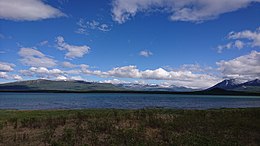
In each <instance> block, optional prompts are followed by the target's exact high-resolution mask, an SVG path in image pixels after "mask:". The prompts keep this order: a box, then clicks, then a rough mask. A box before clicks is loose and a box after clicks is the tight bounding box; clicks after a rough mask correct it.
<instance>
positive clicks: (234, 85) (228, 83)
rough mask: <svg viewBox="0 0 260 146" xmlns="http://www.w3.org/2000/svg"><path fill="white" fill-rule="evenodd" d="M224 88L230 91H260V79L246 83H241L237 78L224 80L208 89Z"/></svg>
mask: <svg viewBox="0 0 260 146" xmlns="http://www.w3.org/2000/svg"><path fill="white" fill-rule="evenodd" d="M216 88H219V89H223V90H229V91H243V92H254V93H260V80H259V79H255V80H251V81H248V82H244V83H239V82H238V81H236V80H235V79H228V80H223V81H222V82H220V83H218V84H216V85H214V86H212V87H210V88H208V89H207V90H213V89H216Z"/></svg>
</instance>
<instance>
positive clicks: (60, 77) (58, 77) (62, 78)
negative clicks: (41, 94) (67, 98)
mask: <svg viewBox="0 0 260 146" xmlns="http://www.w3.org/2000/svg"><path fill="white" fill-rule="evenodd" d="M56 80H60V81H66V80H68V78H67V77H65V76H62V75H60V76H57V77H56Z"/></svg>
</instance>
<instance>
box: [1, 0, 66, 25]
mask: <svg viewBox="0 0 260 146" xmlns="http://www.w3.org/2000/svg"><path fill="white" fill-rule="evenodd" d="M62 16H66V15H65V14H64V13H62V12H61V11H60V10H59V9H56V8H54V7H52V6H50V5H48V4H46V3H45V2H44V1H42V0H0V18H1V19H7V20H15V21H36V20H42V19H47V18H56V17H62Z"/></svg>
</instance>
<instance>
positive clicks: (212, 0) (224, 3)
mask: <svg viewBox="0 0 260 146" xmlns="http://www.w3.org/2000/svg"><path fill="white" fill-rule="evenodd" d="M252 2H260V1H259V0H196V1H195V0H184V1H183V0H130V1H126V0H113V2H112V6H113V8H112V16H113V19H114V20H115V21H116V22H118V23H124V22H125V21H127V20H129V19H130V18H131V17H134V16H135V15H136V14H137V13H138V12H151V11H158V10H161V12H165V13H169V14H170V19H171V20H172V21H190V22H201V21H205V20H210V19H214V18H217V17H218V16H219V15H221V14H224V13H228V12H232V11H236V10H238V9H240V8H245V7H247V6H248V5H249V4H250V3H252Z"/></svg>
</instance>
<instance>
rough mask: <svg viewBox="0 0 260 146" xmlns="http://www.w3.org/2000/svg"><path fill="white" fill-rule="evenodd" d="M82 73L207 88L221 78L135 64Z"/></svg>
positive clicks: (86, 70)
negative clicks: (163, 81) (165, 81)
mask: <svg viewBox="0 0 260 146" xmlns="http://www.w3.org/2000/svg"><path fill="white" fill-rule="evenodd" d="M82 72H83V73H85V74H89V75H96V76H99V77H117V78H132V79H145V80H169V81H171V82H175V83H178V84H181V83H183V84H185V85H187V86H188V85H189V86H190V87H192V88H207V87H210V86H212V85H214V84H216V83H217V82H219V81H220V80H221V79H220V78H219V77H216V76H213V75H209V74H201V73H196V74H195V73H192V72H191V71H182V70H176V71H167V70H165V69H163V68H158V69H155V70H143V71H141V70H139V69H137V67H136V66H133V65H130V66H123V67H116V68H113V69H111V70H109V71H105V72H104V71H99V70H94V71H91V70H88V69H85V70H82Z"/></svg>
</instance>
